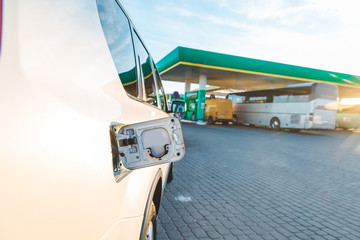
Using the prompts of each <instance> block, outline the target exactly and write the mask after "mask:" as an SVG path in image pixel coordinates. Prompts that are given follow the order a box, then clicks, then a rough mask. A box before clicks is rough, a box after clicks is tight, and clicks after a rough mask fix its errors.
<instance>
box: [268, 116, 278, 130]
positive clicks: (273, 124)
mask: <svg viewBox="0 0 360 240" xmlns="http://www.w3.org/2000/svg"><path fill="white" fill-rule="evenodd" d="M270 127H271V128H272V129H274V130H277V131H278V130H280V120H279V119H278V118H276V117H274V118H272V119H271V121H270Z"/></svg>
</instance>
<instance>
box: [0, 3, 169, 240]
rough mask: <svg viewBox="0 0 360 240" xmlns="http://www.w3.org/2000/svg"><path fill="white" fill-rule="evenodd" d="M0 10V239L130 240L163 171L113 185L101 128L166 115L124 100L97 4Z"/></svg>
mask: <svg viewBox="0 0 360 240" xmlns="http://www.w3.org/2000/svg"><path fill="white" fill-rule="evenodd" d="M3 6H4V9H3V28H2V31H3V32H2V35H3V36H2V37H3V39H2V50H1V57H0V79H1V94H0V98H1V100H0V109H1V110H2V117H1V119H0V124H1V125H0V126H1V131H2V134H1V135H0V144H1V146H2V147H1V148H2V149H1V153H0V157H1V161H0V176H1V184H0V185H1V186H0V189H1V190H0V191H1V196H2V197H1V204H0V206H1V210H0V211H1V216H0V226H1V230H0V239H114V238H113V237H112V236H113V233H112V232H114V234H115V235H118V234H119V233H121V232H123V234H124V235H123V237H124V236H125V238H121V239H133V238H134V236H137V237H138V236H139V234H140V230H141V229H140V227H141V223H142V219H143V215H144V212H145V209H146V204H147V199H148V197H149V193H150V192H151V187H152V186H153V182H152V180H153V179H155V178H156V175H157V174H158V172H159V169H160V170H161V171H160V173H161V174H162V176H161V179H162V180H161V181H162V187H163V188H164V187H165V183H166V178H167V173H168V168H169V164H163V165H158V166H154V167H148V168H144V169H138V170H136V171H132V172H131V173H130V174H128V176H126V177H125V178H124V179H122V180H121V181H116V180H115V178H114V175H113V166H112V155H111V146H110V139H109V126H110V123H111V122H119V123H123V124H134V123H140V122H144V121H150V120H154V119H159V118H164V117H168V114H167V113H165V112H163V111H162V110H160V109H159V108H156V107H154V106H151V105H149V104H146V103H144V102H142V101H141V100H139V99H134V98H132V97H129V96H128V95H127V93H126V92H125V90H124V88H123V86H122V84H121V82H120V81H119V78H118V74H117V71H116V69H115V66H114V63H113V60H112V57H111V54H110V52H109V49H108V47H107V42H106V39H105V37H104V35H103V32H102V28H101V24H100V22H99V16H98V12H97V6H96V1H92V0H77V1H72V0H61V1H60V0H59V1H48V0H3ZM125 231H126V232H125ZM115 235H114V236H115ZM127 236H128V237H127Z"/></svg>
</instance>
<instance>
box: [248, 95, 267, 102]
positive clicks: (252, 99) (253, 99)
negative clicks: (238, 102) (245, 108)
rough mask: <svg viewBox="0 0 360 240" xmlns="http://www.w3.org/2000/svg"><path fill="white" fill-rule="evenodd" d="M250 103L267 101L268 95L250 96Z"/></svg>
mask: <svg viewBox="0 0 360 240" xmlns="http://www.w3.org/2000/svg"><path fill="white" fill-rule="evenodd" d="M248 102H249V103H264V102H266V96H252V97H249V100H248Z"/></svg>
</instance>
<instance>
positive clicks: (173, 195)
mask: <svg viewBox="0 0 360 240" xmlns="http://www.w3.org/2000/svg"><path fill="white" fill-rule="evenodd" d="M183 132H184V140H185V145H186V156H185V157H184V159H183V160H181V161H180V162H177V163H176V167H175V178H174V180H173V182H172V183H171V184H169V185H168V186H167V188H166V191H165V192H164V196H163V201H162V206H161V209H160V212H159V216H158V233H157V236H158V239H159V240H173V239H191V240H192V239H196V240H197V239H245V240H246V239H252V240H253V239H260V240H263V239H265V240H274V239H276V240H281V239H286V240H288V239H292V240H296V239H319V240H320V239H321V240H323V239H328V240H329V239H344V240H347V239H350V240H354V239H356V240H358V239H360V225H359V224H360V205H356V204H355V203H356V202H358V201H359V199H360V191H359V187H358V185H356V184H354V183H358V182H360V161H358V159H360V151H357V150H356V149H358V147H359V146H358V143H359V142H360V134H358V133H356V134H352V133H348V132H341V131H334V132H330V131H324V132H320V133H318V132H315V133H313V132H311V134H308V133H307V132H306V131H305V132H304V133H303V132H301V133H300V134H290V133H288V132H276V133H275V132H273V131H268V130H266V129H262V128H248V127H241V126H240V127H237V126H232V125H229V126H221V125H215V126H196V125H189V124H184V125H183ZM348 139H351V141H348ZM345 142H346V144H344V143H345ZM356 143H357V144H356ZM304 149H306V151H305V150H304ZM324 149H325V150H324ZM345 149H346V150H345ZM344 151H346V154H343V153H344ZM178 196H185V197H189V199H191V200H190V201H179V199H178Z"/></svg>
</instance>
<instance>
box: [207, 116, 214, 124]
mask: <svg viewBox="0 0 360 240" xmlns="http://www.w3.org/2000/svg"><path fill="white" fill-rule="evenodd" d="M208 123H209V125H213V124H214V119H213V117H212V116H210V117H209V118H208Z"/></svg>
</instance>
